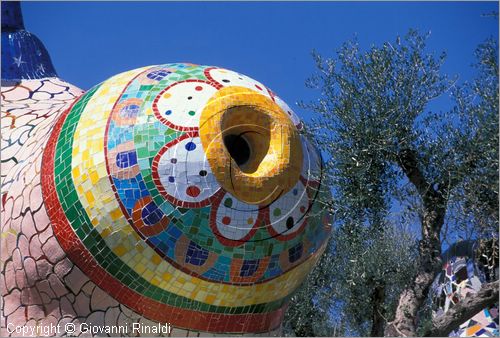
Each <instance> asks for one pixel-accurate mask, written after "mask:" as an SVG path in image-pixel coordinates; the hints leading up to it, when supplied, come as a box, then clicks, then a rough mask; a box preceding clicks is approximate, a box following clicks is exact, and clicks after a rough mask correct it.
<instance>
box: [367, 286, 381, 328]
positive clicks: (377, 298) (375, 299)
mask: <svg viewBox="0 0 500 338" xmlns="http://www.w3.org/2000/svg"><path fill="white" fill-rule="evenodd" d="M371 298H372V299H371V303H372V330H371V333H370V336H371V337H383V336H384V326H385V319H384V301H385V284H381V285H380V284H378V285H377V286H375V288H374V289H373V293H372V297H371Z"/></svg>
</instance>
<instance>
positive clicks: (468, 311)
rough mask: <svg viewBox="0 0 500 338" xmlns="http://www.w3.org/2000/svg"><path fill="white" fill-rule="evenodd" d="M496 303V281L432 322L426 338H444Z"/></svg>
mask: <svg viewBox="0 0 500 338" xmlns="http://www.w3.org/2000/svg"><path fill="white" fill-rule="evenodd" d="M496 302H498V281H495V282H491V283H487V284H483V286H482V287H481V290H479V292H478V293H476V294H469V295H467V296H466V297H465V298H464V299H463V300H461V301H460V302H458V303H457V304H455V305H453V307H451V308H450V309H449V310H448V311H447V312H446V313H445V314H444V315H442V316H440V317H438V318H436V319H434V320H433V321H432V324H433V329H432V330H431V331H430V332H427V333H426V334H425V336H427V337H446V336H448V335H449V333H450V332H451V331H452V330H453V329H456V328H458V327H459V326H460V324H462V323H463V322H465V321H466V320H467V319H470V318H472V317H473V316H474V315H475V314H477V313H478V312H479V311H481V310H482V309H484V308H485V307H487V306H490V305H493V304H495V303H496Z"/></svg>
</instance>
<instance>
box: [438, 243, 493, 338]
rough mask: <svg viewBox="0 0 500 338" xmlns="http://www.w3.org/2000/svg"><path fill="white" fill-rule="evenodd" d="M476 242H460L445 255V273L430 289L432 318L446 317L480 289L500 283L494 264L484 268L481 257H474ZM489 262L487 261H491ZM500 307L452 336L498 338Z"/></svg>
mask: <svg viewBox="0 0 500 338" xmlns="http://www.w3.org/2000/svg"><path fill="white" fill-rule="evenodd" d="M476 244H477V242H470V241H466V242H460V243H458V244H455V245H453V246H452V247H450V248H449V249H448V251H447V252H445V253H444V254H443V261H444V264H443V269H442V270H441V272H440V273H439V274H438V275H437V277H436V279H435V280H434V283H433V284H432V288H431V290H432V291H431V298H432V309H433V310H432V315H433V317H439V316H442V315H443V314H445V313H446V312H447V311H448V310H449V309H450V308H451V307H453V305H454V304H456V303H458V302H459V301H461V300H462V299H464V298H465V297H466V296H467V294H469V293H472V294H475V293H477V292H478V291H479V290H480V289H481V285H482V284H483V283H486V282H491V281H494V280H497V279H498V267H497V266H495V264H488V263H486V264H483V263H482V262H480V259H481V257H474V252H475V245H476ZM482 258H486V262H487V261H488V257H482ZM498 334H499V332H498V303H497V304H495V305H494V306H491V307H488V308H485V309H483V310H481V311H480V312H478V313H477V314H476V315H474V316H473V317H472V318H471V319H469V320H467V321H466V322H465V323H463V324H462V325H460V327H459V328H457V329H456V330H453V331H452V332H451V334H450V336H458V337H495V336H498Z"/></svg>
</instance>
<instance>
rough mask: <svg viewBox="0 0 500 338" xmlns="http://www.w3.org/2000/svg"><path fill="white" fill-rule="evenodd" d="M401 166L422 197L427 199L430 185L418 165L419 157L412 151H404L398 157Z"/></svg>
mask: <svg viewBox="0 0 500 338" xmlns="http://www.w3.org/2000/svg"><path fill="white" fill-rule="evenodd" d="M398 161H399V165H400V166H401V169H402V170H403V172H404V173H405V175H406V177H408V179H409V180H410V182H411V183H412V184H413V185H414V186H415V188H417V191H418V193H419V194H420V196H422V198H423V197H425V196H426V195H427V194H428V192H429V187H430V184H429V182H427V180H426V179H425V177H424V175H423V174H422V172H421V171H420V169H419V168H418V165H417V155H416V154H415V152H414V151H413V150H411V149H403V150H402V151H401V152H400V153H399V156H398Z"/></svg>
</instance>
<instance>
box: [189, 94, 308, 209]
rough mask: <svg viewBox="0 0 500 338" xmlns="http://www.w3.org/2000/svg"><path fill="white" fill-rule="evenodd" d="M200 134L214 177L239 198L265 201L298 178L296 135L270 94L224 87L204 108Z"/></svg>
mask: <svg viewBox="0 0 500 338" xmlns="http://www.w3.org/2000/svg"><path fill="white" fill-rule="evenodd" d="M199 133H200V139H201V142H202V144H203V147H204V149H205V154H206V157H207V160H208V162H209V163H210V167H211V169H212V173H213V174H214V176H215V178H216V179H217V181H218V182H219V183H220V185H221V187H222V188H223V189H224V190H226V191H227V192H229V193H231V194H232V195H233V196H234V197H236V198H237V199H239V200H240V201H243V202H245V203H248V204H259V205H266V204H269V203H271V202H272V201H274V200H276V198H278V197H279V196H280V195H282V194H285V193H287V192H288V191H289V190H290V189H291V188H292V187H293V186H295V184H296V183H297V182H298V181H299V178H300V171H301V169H302V145H301V141H300V136H299V134H298V132H297V130H296V128H295V126H294V125H293V123H292V121H291V120H290V118H289V117H288V115H286V112H284V111H283V109H281V108H280V107H279V106H278V105H277V104H276V103H275V102H274V101H273V100H272V99H271V98H268V97H266V96H264V95H261V94H258V93H254V92H252V91H249V90H248V89H246V88H241V87H226V88H223V89H221V90H219V91H218V92H217V94H216V95H215V96H214V97H212V98H211V99H210V101H209V103H208V104H207V105H206V106H205V108H204V109H203V111H202V113H201V118H200V132H199Z"/></svg>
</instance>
